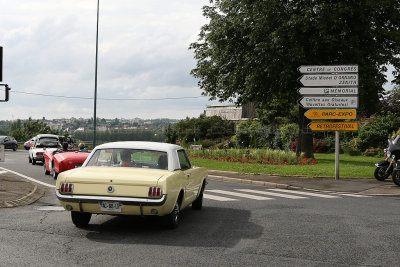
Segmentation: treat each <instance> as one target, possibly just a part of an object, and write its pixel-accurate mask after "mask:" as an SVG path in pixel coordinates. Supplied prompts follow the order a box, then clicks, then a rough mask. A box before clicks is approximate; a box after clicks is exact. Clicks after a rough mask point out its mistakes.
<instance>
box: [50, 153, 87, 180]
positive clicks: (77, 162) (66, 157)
mask: <svg viewBox="0 0 400 267" xmlns="http://www.w3.org/2000/svg"><path fill="white" fill-rule="evenodd" d="M88 156H89V152H79V151H70V152H62V151H59V150H55V151H52V150H49V151H47V150H46V152H45V153H44V162H43V163H44V164H43V169H44V173H45V174H51V175H52V176H53V178H54V179H57V176H58V174H59V173H61V172H64V171H67V170H70V169H73V168H77V167H81V166H82V164H83V162H85V160H86V158H87V157H88Z"/></svg>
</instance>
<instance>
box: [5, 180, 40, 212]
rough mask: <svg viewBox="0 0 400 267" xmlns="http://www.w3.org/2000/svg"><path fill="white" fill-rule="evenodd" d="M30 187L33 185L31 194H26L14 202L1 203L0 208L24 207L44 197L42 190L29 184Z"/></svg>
mask: <svg viewBox="0 0 400 267" xmlns="http://www.w3.org/2000/svg"><path fill="white" fill-rule="evenodd" d="M29 183H30V184H31V185H33V189H32V191H31V192H29V193H28V194H26V195H25V196H23V197H20V198H18V199H15V200H6V201H1V202H0V208H14V207H18V206H25V205H29V204H32V203H34V202H36V201H37V200H38V199H40V198H41V197H42V196H43V195H44V193H45V192H44V190H43V188H41V187H39V186H37V185H35V184H33V183H31V182H29Z"/></svg>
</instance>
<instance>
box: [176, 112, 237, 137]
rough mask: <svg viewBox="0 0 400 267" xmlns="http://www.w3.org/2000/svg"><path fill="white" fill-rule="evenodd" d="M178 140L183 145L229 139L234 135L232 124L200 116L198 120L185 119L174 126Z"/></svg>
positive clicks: (214, 117)
mask: <svg viewBox="0 0 400 267" xmlns="http://www.w3.org/2000/svg"><path fill="white" fill-rule="evenodd" d="M175 132H176V134H177V137H178V139H180V140H182V141H183V142H185V143H189V142H194V141H199V140H205V139H212V140H215V139H220V138H224V137H230V136H232V135H233V134H234V123H233V122H231V121H228V120H224V119H222V118H220V117H218V116H212V117H206V115H205V114H201V115H200V116H199V118H186V119H184V120H181V121H179V122H178V123H177V124H175Z"/></svg>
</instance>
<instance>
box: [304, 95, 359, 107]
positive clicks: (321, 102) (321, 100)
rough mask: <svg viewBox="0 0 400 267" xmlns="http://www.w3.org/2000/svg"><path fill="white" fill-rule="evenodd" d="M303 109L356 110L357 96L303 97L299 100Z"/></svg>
mask: <svg viewBox="0 0 400 267" xmlns="http://www.w3.org/2000/svg"><path fill="white" fill-rule="evenodd" d="M300 105H302V106H303V108H357V107H358V97H357V96H347V97H346V96H336V97H333V96H304V97H302V98H301V99H300Z"/></svg>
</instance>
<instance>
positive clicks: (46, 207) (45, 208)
mask: <svg viewBox="0 0 400 267" xmlns="http://www.w3.org/2000/svg"><path fill="white" fill-rule="evenodd" d="M37 210H46V211H65V209H64V207H62V206H42V207H39V208H37Z"/></svg>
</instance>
